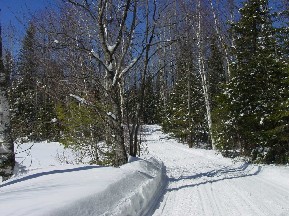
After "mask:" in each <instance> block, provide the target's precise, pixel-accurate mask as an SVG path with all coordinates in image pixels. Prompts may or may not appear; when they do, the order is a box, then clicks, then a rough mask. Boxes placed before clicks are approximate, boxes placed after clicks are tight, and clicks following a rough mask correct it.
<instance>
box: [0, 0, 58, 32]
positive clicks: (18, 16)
mask: <svg viewBox="0 0 289 216" xmlns="http://www.w3.org/2000/svg"><path fill="white" fill-rule="evenodd" d="M53 3H55V0H0V8H1V22H2V25H3V27H5V26H8V25H9V24H10V23H11V24H12V25H14V26H15V27H16V28H17V29H18V28H20V29H21V30H22V29H23V27H22V25H23V24H21V22H23V23H24V24H26V23H27V20H28V18H29V14H31V13H34V12H36V11H38V10H41V9H44V8H45V7H47V6H49V5H50V4H53ZM19 20H20V21H21V22H20V21H19Z"/></svg>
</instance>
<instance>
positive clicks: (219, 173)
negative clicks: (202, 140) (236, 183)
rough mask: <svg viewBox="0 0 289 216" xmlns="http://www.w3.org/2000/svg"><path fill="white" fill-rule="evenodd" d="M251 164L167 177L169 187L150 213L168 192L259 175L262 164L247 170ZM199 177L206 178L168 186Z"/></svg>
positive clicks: (153, 210)
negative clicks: (181, 184) (196, 181)
mask: <svg viewBox="0 0 289 216" xmlns="http://www.w3.org/2000/svg"><path fill="white" fill-rule="evenodd" d="M249 165H250V164H248V163H244V164H242V165H241V166H240V167H236V168H230V167H228V166H227V167H223V168H221V169H218V170H212V171H209V172H204V173H198V174H195V175H191V176H180V177H179V178H167V184H166V185H167V188H166V189H164V191H163V193H162V196H160V197H159V198H158V199H157V200H156V201H155V203H156V204H155V205H154V206H153V208H152V210H151V211H150V213H151V214H150V215H152V214H153V212H155V210H156V209H158V208H159V207H160V204H161V203H162V202H163V201H164V195H165V194H166V192H171V191H178V190H181V189H184V188H190V187H196V186H199V185H205V184H208V183H215V182H219V181H224V180H228V179H237V178H245V177H249V176H255V175H258V174H259V173H260V172H261V170H262V168H261V166H258V167H257V170H256V171H255V172H253V173H250V171H251V170H247V168H248V167H249ZM253 168H256V166H254V167H253ZM199 178H205V179H204V181H202V182H198V183H194V184H187V185H183V186H179V187H176V188H168V186H169V185H170V184H171V183H173V182H178V181H184V180H196V179H199Z"/></svg>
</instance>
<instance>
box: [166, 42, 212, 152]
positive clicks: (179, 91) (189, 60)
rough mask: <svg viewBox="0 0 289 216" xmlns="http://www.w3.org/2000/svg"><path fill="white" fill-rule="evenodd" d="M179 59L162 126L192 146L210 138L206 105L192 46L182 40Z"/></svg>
mask: <svg viewBox="0 0 289 216" xmlns="http://www.w3.org/2000/svg"><path fill="white" fill-rule="evenodd" d="M181 50H182V52H180V55H179V56H178V59H177V77H176V82H175V85H174V86H173V89H172V92H171V93H170V96H169V100H168V103H167V106H166V108H165V112H164V116H163V121H162V125H163V129H164V130H165V131H167V132H171V133H172V134H173V135H174V136H175V137H177V138H179V139H180V140H181V141H184V142H186V143H188V145H189V147H193V146H198V145H199V144H200V143H201V142H207V141H208V133H207V131H208V128H207V124H206V122H205V119H206V118H205V104H204V99H203V95H202V87H201V83H200V79H199V77H198V73H197V71H196V70H195V67H194V58H193V55H192V49H190V46H189V45H188V44H186V43H185V42H183V44H181Z"/></svg>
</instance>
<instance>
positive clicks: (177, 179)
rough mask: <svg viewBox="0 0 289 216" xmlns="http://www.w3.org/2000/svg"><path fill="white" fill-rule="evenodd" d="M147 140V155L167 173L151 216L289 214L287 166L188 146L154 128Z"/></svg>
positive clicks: (149, 131)
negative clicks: (241, 159) (236, 159)
mask: <svg viewBox="0 0 289 216" xmlns="http://www.w3.org/2000/svg"><path fill="white" fill-rule="evenodd" d="M147 139H148V143H147V145H148V149H149V154H150V155H153V156H155V157H157V158H159V159H160V160H162V161H163V162H164V164H165V166H166V169H167V175H168V186H167V188H166V190H165V191H164V195H163V196H162V197H161V198H160V200H159V203H158V204H156V207H155V209H154V210H153V211H152V214H153V215H165V216H170V215H172V216H178V215H181V216H185V215H187V216H193V215H198V216H202V215H206V216H213V215H216V216H217V215H219V216H234V215H238V216H240V215H244V216H250V215H252V216H258V215H260V216H261V215H262V216H263V215H264V216H265V215H268V216H273V215H276V216H281V215H282V216H288V215H289V167H284V166H283V167H276V166H258V165H249V164H247V163H244V162H234V161H232V160H231V159H228V158H224V157H222V156H221V155H218V154H216V152H215V151H209V150H202V149H189V148H188V147H187V146H184V145H182V144H180V143H178V142H176V141H175V140H173V139H168V136H166V135H164V134H163V133H162V132H161V131H160V128H157V127H155V126H154V127H149V128H148V136H147Z"/></svg>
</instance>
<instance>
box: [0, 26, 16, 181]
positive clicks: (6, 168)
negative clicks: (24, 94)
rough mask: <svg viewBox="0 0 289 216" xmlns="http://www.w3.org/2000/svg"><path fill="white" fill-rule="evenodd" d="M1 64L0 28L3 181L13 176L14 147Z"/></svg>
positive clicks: (5, 73)
mask: <svg viewBox="0 0 289 216" xmlns="http://www.w3.org/2000/svg"><path fill="white" fill-rule="evenodd" d="M8 72H9V71H8V70H5V68H4V64H3V53H2V37H1V26H0V176H2V180H3V181H5V180H7V179H9V178H10V177H11V176H12V175H13V170H14V166H15V155H14V145H13V141H12V137H11V126H10V113H9V102H8V93H7V90H8V87H9V74H8Z"/></svg>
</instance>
